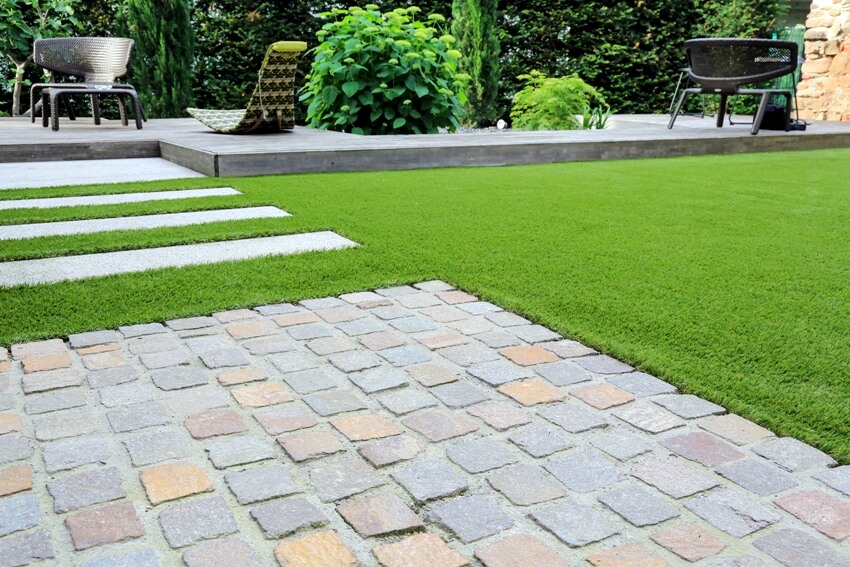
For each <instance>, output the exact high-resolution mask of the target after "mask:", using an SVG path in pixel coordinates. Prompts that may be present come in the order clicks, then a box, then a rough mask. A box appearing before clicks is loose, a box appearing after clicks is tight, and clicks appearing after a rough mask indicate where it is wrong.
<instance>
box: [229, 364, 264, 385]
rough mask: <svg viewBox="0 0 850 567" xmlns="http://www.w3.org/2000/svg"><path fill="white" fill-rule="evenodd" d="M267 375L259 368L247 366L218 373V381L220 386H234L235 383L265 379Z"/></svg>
mask: <svg viewBox="0 0 850 567" xmlns="http://www.w3.org/2000/svg"><path fill="white" fill-rule="evenodd" d="M267 378H268V375H267V374H266V373H265V372H264V371H262V370H260V369H259V368H254V367H252V366H249V367H247V368H234V369H233V370H225V371H224V372H222V373H220V374H219V375H218V383H219V384H221V385H222V386H234V385H236V384H244V383H246V382H259V381H260V380H266V379H267Z"/></svg>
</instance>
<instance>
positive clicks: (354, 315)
mask: <svg viewBox="0 0 850 567" xmlns="http://www.w3.org/2000/svg"><path fill="white" fill-rule="evenodd" d="M316 315H318V316H319V317H320V318H321V319H322V320H324V322H325V323H331V324H336V323H345V322H347V321H355V320H357V319H362V318H363V317H368V316H369V315H368V314H367V313H364V312H363V310H361V309H357V308H356V307H352V306H350V305H340V306H338V307H329V308H327V309H319V310H317V311H316Z"/></svg>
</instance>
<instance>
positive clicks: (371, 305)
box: [357, 298, 393, 310]
mask: <svg viewBox="0 0 850 567" xmlns="http://www.w3.org/2000/svg"><path fill="white" fill-rule="evenodd" d="M392 304H393V302H392V300H391V299H386V298H384V299H376V300H374V301H364V302H362V303H358V304H357V307H359V308H360V309H364V310H369V309H377V308H378V307H389V306H391V305H392Z"/></svg>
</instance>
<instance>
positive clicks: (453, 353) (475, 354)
mask: <svg viewBox="0 0 850 567" xmlns="http://www.w3.org/2000/svg"><path fill="white" fill-rule="evenodd" d="M440 355H441V356H443V357H445V358H447V359H448V360H450V361H452V362H454V363H455V364H457V365H459V366H464V367H465V366H473V365H478V364H483V363H485V362H492V361H495V360H500V359H501V357H500V356H499V353H497V352H496V351H494V350H493V349H490V348H487V347H485V346H484V345H482V344H481V343H471V344H466V345H459V346H453V347H449V348H444V349H441V350H440Z"/></svg>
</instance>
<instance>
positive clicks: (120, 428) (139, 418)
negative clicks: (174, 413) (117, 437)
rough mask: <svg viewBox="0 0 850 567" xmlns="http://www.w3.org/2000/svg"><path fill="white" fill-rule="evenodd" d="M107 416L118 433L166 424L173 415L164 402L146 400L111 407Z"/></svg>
mask: <svg viewBox="0 0 850 567" xmlns="http://www.w3.org/2000/svg"><path fill="white" fill-rule="evenodd" d="M106 417H107V419H109V424H110V425H111V426H112V430H113V431H115V432H116V433H124V432H126V431H136V430H137V429H144V428H146V427H154V426H156V425H165V424H166V423H170V422H171V416H170V415H169V414H168V412H167V411H166V409H165V408H164V407H163V406H162V404H160V403H157V402H145V403H142V404H134V405H131V406H122V407H119V408H115V409H111V410H109V411H108V412H106Z"/></svg>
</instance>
